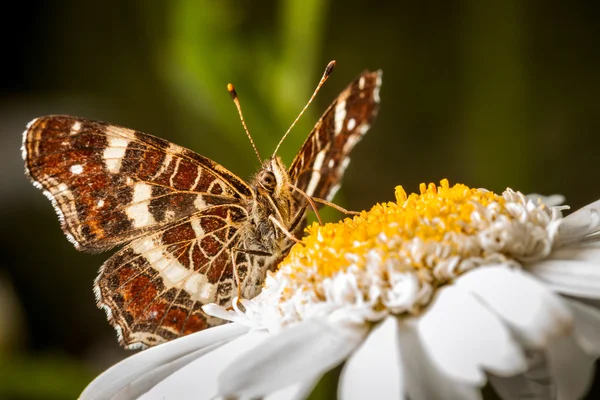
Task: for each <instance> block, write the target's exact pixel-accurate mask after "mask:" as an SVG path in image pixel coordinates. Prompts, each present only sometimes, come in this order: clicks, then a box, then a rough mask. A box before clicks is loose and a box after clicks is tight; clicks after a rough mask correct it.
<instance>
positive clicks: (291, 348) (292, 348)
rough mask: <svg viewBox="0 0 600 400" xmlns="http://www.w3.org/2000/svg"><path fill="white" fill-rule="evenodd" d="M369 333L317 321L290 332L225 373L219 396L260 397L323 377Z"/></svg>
mask: <svg viewBox="0 0 600 400" xmlns="http://www.w3.org/2000/svg"><path fill="white" fill-rule="evenodd" d="M367 333H368V327H367V326H366V325H364V324H360V325H359V324H352V323H344V322H342V321H340V322H338V323H336V324H333V323H331V322H326V321H323V320H317V319H313V320H308V321H305V322H303V323H300V324H298V325H295V326H292V327H289V328H286V329H284V330H283V331H282V332H281V333H280V334H278V335H276V336H274V337H273V338H271V339H270V340H269V341H268V343H265V344H264V345H262V346H259V347H256V348H254V349H252V350H251V351H249V352H248V353H246V354H244V356H243V357H239V358H238V359H236V360H235V361H234V362H233V363H232V364H231V365H230V366H229V367H228V368H227V369H225V370H224V371H223V373H222V374H221V375H220V376H219V392H220V394H221V395H223V396H224V397H228V396H231V397H234V396H239V397H260V396H263V395H265V394H267V393H271V392H273V391H275V390H277V389H280V388H284V387H286V386H289V385H292V384H294V383H296V382H298V381H302V380H305V379H311V378H313V377H315V376H320V375H321V374H323V373H324V372H326V371H328V370H329V369H331V368H332V367H334V366H336V365H338V364H339V363H340V362H342V361H343V360H344V359H345V358H346V357H348V355H349V354H350V353H351V352H352V351H353V350H354V349H355V348H356V347H357V346H358V345H359V344H360V343H361V342H362V340H363V339H364V337H365V336H366V334H367Z"/></svg>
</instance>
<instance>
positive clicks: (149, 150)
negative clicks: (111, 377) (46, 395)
mask: <svg viewBox="0 0 600 400" xmlns="http://www.w3.org/2000/svg"><path fill="white" fill-rule="evenodd" d="M380 83H381V73H380V72H368V71H367V72H364V73H363V74H361V75H360V76H359V78H357V79H356V80H355V81H353V82H352V83H351V84H350V86H348V88H346V89H345V90H344V91H343V92H342V93H341V94H340V95H339V96H338V98H337V99H336V100H335V101H334V102H333V103H332V104H331V105H330V107H329V108H328V109H327V110H326V111H325V113H324V115H323V116H322V117H321V119H320V120H319V121H318V122H317V124H316V126H315V128H314V129H313V131H312V132H311V133H310V135H309V136H308V139H307V140H306V142H305V143H304V145H303V146H302V149H301V150H300V152H299V153H298V155H297V156H296V158H295V160H294V161H293V162H292V164H291V167H290V168H289V169H286V167H285V165H284V163H283V162H282V160H281V159H280V158H279V157H277V156H273V157H271V158H269V159H267V160H265V161H264V162H263V164H262V166H261V169H260V170H259V172H258V173H257V174H256V175H255V176H254V177H253V178H252V179H251V180H250V182H249V183H246V182H245V181H243V180H242V179H240V178H238V177H237V176H236V175H234V174H233V173H231V172H230V171H228V170H227V169H226V168H224V167H222V166H221V165H219V164H218V163H216V162H214V161H212V160H210V159H208V158H206V157H204V156H202V155H199V154H197V153H195V152H193V151H191V150H188V149H186V148H183V147H180V146H177V145H175V144H173V143H170V142H168V141H166V140H164V139H161V138H157V137H154V136H151V135H148V134H145V133H142V132H139V131H135V130H132V129H127V128H123V127H119V126H116V125H111V124H107V123H103V122H96V121H91V120H87V119H84V118H78V117H71V116H46V117H40V118H37V119H35V120H33V121H32V122H30V124H29V125H28V126H27V129H26V131H25V132H24V135H23V148H22V151H23V158H24V160H25V171H26V174H27V175H28V176H29V177H30V179H31V180H32V181H33V184H34V185H35V186H36V187H38V188H40V189H42V190H43V191H44V194H45V195H46V197H48V199H49V200H50V201H51V202H52V205H53V206H54V209H55V210H56V212H57V214H58V217H59V221H60V223H61V227H62V229H63V231H64V233H65V234H66V236H67V238H68V239H69V240H70V241H71V242H72V243H73V244H74V245H75V247H76V248H77V249H78V250H82V251H88V252H101V251H106V250H109V249H111V248H114V247H116V246H121V249H120V250H118V251H117V252H116V253H115V254H113V255H112V256H111V257H110V258H109V259H108V260H107V261H106V262H105V263H104V265H103V266H102V267H101V268H100V272H99V275H98V278H97V279H96V281H95V284H94V291H95V294H96V298H97V302H98V306H99V307H101V308H103V309H104V310H105V311H106V313H107V316H108V319H109V322H110V323H111V324H112V325H113V326H114V327H115V329H116V330H117V334H118V338H119V341H120V342H121V344H122V345H124V346H126V347H129V348H136V347H146V346H151V345H155V344H158V343H162V342H164V341H167V340H171V339H174V338H177V337H180V336H183V335H187V334H189V333H192V332H196V331H198V330H201V329H205V328H206V327H209V326H213V325H217V324H220V323H222V322H223V321H222V320H219V319H217V318H214V317H211V316H209V315H207V314H205V313H204V312H203V311H202V306H203V305H204V304H208V303H217V304H220V305H222V306H229V305H231V301H232V298H233V297H234V296H235V295H236V292H237V291H238V283H239V286H240V287H239V292H240V293H241V295H242V296H243V297H244V298H252V297H254V296H256V295H257V294H258V293H259V292H260V289H261V286H262V283H263V281H264V278H265V275H266V272H267V271H268V270H273V269H274V268H275V267H276V265H277V263H278V261H279V260H280V259H282V258H283V257H285V255H286V254H287V252H288V251H289V249H290V248H291V246H292V245H293V244H294V240H292V238H291V237H290V234H291V235H293V236H295V237H300V236H301V234H302V230H303V228H304V225H305V214H306V210H307V201H306V199H305V198H304V197H303V196H301V195H300V194H299V192H298V191H297V190H294V189H293V187H292V185H294V187H296V188H298V189H300V190H302V191H304V192H305V194H306V195H308V196H312V197H318V198H326V199H327V200H329V199H331V197H332V196H333V194H334V193H335V191H336V190H337V188H338V187H339V184H340V180H341V177H342V176H343V173H344V170H345V168H346V166H347V164H348V161H349V158H348V154H349V153H350V151H351V150H352V148H353V147H354V145H355V144H356V143H357V142H358V141H359V140H360V139H361V138H362V136H363V135H364V134H365V133H366V131H367V129H368V127H369V125H370V122H371V120H372V118H373V117H374V116H375V114H376V110H377V105H378V102H379V96H378V91H379V86H380Z"/></svg>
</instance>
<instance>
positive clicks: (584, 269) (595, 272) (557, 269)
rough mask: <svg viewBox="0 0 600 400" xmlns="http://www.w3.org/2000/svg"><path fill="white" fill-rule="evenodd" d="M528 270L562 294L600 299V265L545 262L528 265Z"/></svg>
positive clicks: (560, 261)
mask: <svg viewBox="0 0 600 400" xmlns="http://www.w3.org/2000/svg"><path fill="white" fill-rule="evenodd" d="M527 270H528V271H529V272H530V273H532V274H533V275H535V276H536V277H537V278H539V279H540V280H542V281H543V282H545V283H546V284H547V285H548V286H549V287H551V288H552V289H553V290H556V291H558V292H560V293H563V294H568V295H573V296H576V297H586V298H592V299H600V265H595V264H590V263H588V262H585V261H569V260H543V261H539V262H536V263H534V264H531V265H528V266H527Z"/></svg>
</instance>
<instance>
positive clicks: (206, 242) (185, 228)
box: [94, 205, 248, 348]
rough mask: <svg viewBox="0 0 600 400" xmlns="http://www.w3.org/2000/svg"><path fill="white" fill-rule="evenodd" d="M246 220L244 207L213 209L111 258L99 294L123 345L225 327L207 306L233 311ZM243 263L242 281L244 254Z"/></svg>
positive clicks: (97, 289) (243, 276) (243, 265)
mask: <svg viewBox="0 0 600 400" xmlns="http://www.w3.org/2000/svg"><path fill="white" fill-rule="evenodd" d="M246 218H247V216H246V211H245V209H243V208H242V207H239V206H237V205H219V206H213V207H209V208H206V209H205V210H203V211H200V212H198V213H196V214H194V215H192V216H191V217H190V218H189V219H186V220H185V221H182V222H179V223H176V224H173V225H172V226H169V227H168V228H166V229H161V230H158V231H156V232H153V233H151V234H149V235H146V236H143V237H141V238H138V239H135V240H133V241H132V242H131V243H129V244H128V245H127V246H125V247H124V248H123V249H122V250H121V251H119V252H117V253H116V254H115V255H113V256H112V257H111V258H110V259H108V261H107V262H106V263H105V264H104V265H103V266H102V268H101V269H100V274H99V276H98V278H97V279H96V282H95V286H94V291H95V293H96V297H97V300H98V305H99V306H100V307H102V308H104V309H105V310H106V312H107V315H108V318H109V322H110V323H111V324H112V325H113V326H114V327H115V328H116V329H117V332H118V336H119V341H120V342H121V344H122V345H124V346H126V347H129V348H136V347H145V346H152V345H156V344H158V343H161V342H164V341H167V340H172V339H175V338H177V337H179V336H183V335H187V334H189V333H192V332H196V331H199V330H201V329H204V328H206V327H209V326H214V325H218V324H221V323H223V322H225V321H223V320H220V319H218V318H214V317H210V316H208V315H206V314H205V313H204V312H203V311H202V309H201V307H202V305H204V304H207V303H217V304H221V305H224V306H225V305H229V304H230V302H231V296H232V294H233V293H235V290H234V288H235V281H234V277H233V268H232V265H231V261H232V259H231V251H232V249H233V248H234V247H235V246H236V245H237V244H238V243H239V241H240V228H241V227H242V224H243V223H244V221H245V220H246ZM236 257H237V259H236V264H237V270H238V274H239V275H240V279H241V280H242V282H243V281H244V280H245V279H246V276H247V270H248V260H247V259H246V255H245V254H242V253H236Z"/></svg>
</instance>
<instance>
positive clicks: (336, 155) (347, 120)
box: [289, 71, 381, 201]
mask: <svg viewBox="0 0 600 400" xmlns="http://www.w3.org/2000/svg"><path fill="white" fill-rule="evenodd" d="M380 86H381V71H376V72H369V71H366V72H363V73H362V74H361V75H360V76H359V77H358V78H356V79H355V80H354V81H353V82H352V83H350V85H349V86H348V87H347V88H346V89H345V90H344V91H343V92H342V93H340V95H339V96H338V97H337V99H335V100H334V101H333V103H332V104H331V105H330V106H329V107H328V108H327V110H325V112H324V113H323V116H322V117H321V118H320V119H319V121H318V122H317V124H316V125H315V127H314V128H313V130H312V131H311V133H310V134H309V136H308V138H307V139H306V141H305V142H304V145H303V146H302V149H301V150H300V152H299V153H298V155H297V156H296V158H295V159H294V161H293V162H292V165H291V166H290V168H289V175H290V179H291V180H292V182H293V183H294V184H295V185H296V186H297V187H298V188H300V189H301V190H303V191H304V192H305V193H306V194H308V195H309V196H312V197H317V198H320V199H325V200H329V201H330V200H331V199H332V198H333V196H334V195H335V193H336V192H337V190H338V189H339V188H340V183H341V179H342V177H343V175H344V171H345V169H346V167H347V166H348V163H349V162H350V158H349V154H350V152H351V151H352V149H353V148H354V146H355V145H356V144H357V143H358V142H359V141H360V140H361V139H362V137H363V136H364V135H365V134H366V133H367V131H368V129H369V128H370V125H371V121H372V120H373V118H374V117H375V116H376V114H377V109H378V106H379V88H380Z"/></svg>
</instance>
